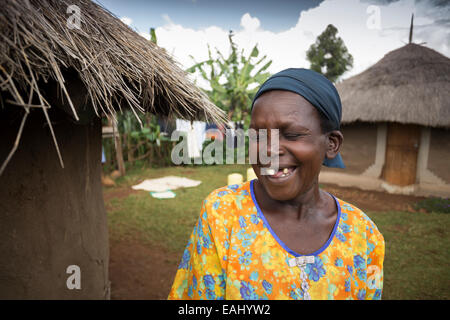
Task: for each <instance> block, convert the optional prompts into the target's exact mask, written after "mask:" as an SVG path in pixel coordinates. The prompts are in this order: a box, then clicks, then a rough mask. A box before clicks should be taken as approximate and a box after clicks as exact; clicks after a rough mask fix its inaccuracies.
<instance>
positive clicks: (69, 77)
mask: <svg viewBox="0 0 450 320" xmlns="http://www.w3.org/2000/svg"><path fill="white" fill-rule="evenodd" d="M1 2H2V5H1V6H2V10H1V11H0V38H1V40H0V88H1V90H0V94H1V95H0V139H1V143H0V186H1V187H0V299H105V298H108V297H109V291H110V289H109V288H110V283H109V277H108V261H109V245H108V228H107V220H106V212H105V207H104V203H103V196H102V186H101V182H100V177H101V117H104V116H106V117H110V118H112V119H115V114H116V112H121V111H122V109H124V108H127V109H131V110H132V111H133V112H135V113H138V112H152V113H155V114H160V115H164V116H176V117H181V118H185V119H186V118H187V119H193V118H206V119H213V120H215V121H217V122H220V121H221V119H222V117H223V114H222V113H221V112H220V110H219V109H218V108H217V107H215V106H214V105H213V104H212V103H211V102H210V101H209V100H208V99H207V97H206V95H205V94H203V93H202V92H201V91H200V90H199V89H198V88H197V87H195V86H194V85H193V84H192V83H191V82H190V81H189V80H188V79H187V77H186V75H185V72H184V71H183V70H181V69H180V68H179V67H178V66H177V65H176V64H175V63H174V61H172V59H171V57H170V56H168V55H167V54H166V52H165V51H164V50H162V49H160V48H158V47H157V46H156V45H154V44H153V43H151V42H149V41H147V40H145V39H144V38H142V37H141V36H139V35H138V34H137V33H135V32H134V31H133V30H131V29H130V28H129V27H127V26H126V25H125V24H123V23H122V22H121V21H120V20H119V19H118V18H116V17H114V16H113V15H112V14H111V13H109V12H108V11H107V10H105V9H104V8H102V7H101V6H99V5H97V4H95V3H93V2H91V1H87V0H80V1H75V0H70V1H60V0H58V1H56V0H55V1H51V0H48V1H46V0H30V1H25V2H22V1H13V0H3V1H1ZM74 5H75V6H76V8H78V9H77V10H78V13H79V14H78V15H77V16H76V17H75V18H78V19H80V21H79V25H78V26H79V27H78V28H77V27H76V24H75V27H73V25H72V27H71V28H69V25H68V19H69V18H74V17H73V16H71V15H73V13H68V12H70V10H68V8H69V6H72V7H71V8H72V9H73V8H74V7H73V6H74ZM75 14H76V10H75ZM71 266H72V267H71ZM73 266H76V267H73ZM77 267H78V268H79V270H78V271H79V272H78V275H79V276H80V277H79V278H78V280H77V279H69V278H70V276H71V275H75V272H76V268H77ZM74 268H75V269H74ZM72 280H73V281H72ZM77 281H78V283H77ZM68 282H71V283H70V285H69V283H68Z"/></svg>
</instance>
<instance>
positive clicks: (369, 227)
mask: <svg viewBox="0 0 450 320" xmlns="http://www.w3.org/2000/svg"><path fill="white" fill-rule="evenodd" d="M336 199H337V200H338V202H339V206H340V209H341V221H342V222H343V223H345V224H346V225H352V226H353V227H354V226H357V227H358V226H361V227H363V228H364V229H365V230H366V231H367V232H369V233H370V234H372V235H374V236H377V237H383V236H382V234H381V232H380V231H379V229H378V227H377V225H376V224H375V222H373V220H372V219H371V218H370V217H369V216H368V215H367V214H366V213H365V212H364V211H363V210H361V209H360V208H358V207H356V206H355V205H353V204H351V203H349V202H346V201H344V200H341V199H338V198H336ZM364 229H363V230H364Z"/></svg>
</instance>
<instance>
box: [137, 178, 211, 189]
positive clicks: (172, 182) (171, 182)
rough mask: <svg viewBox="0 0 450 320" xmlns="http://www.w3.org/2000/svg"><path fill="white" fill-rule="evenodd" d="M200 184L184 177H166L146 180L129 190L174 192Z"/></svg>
mask: <svg viewBox="0 0 450 320" xmlns="http://www.w3.org/2000/svg"><path fill="white" fill-rule="evenodd" d="M200 183H202V182H201V181H198V180H192V179H188V178H184V177H176V176H167V177H162V178H158V179H147V180H144V181H142V182H141V183H139V184H137V185H135V186H132V187H131V188H132V189H134V190H146V191H156V192H162V191H166V190H175V189H178V188H189V187H196V186H198V185H199V184H200Z"/></svg>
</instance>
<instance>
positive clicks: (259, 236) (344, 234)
mask: <svg viewBox="0 0 450 320" xmlns="http://www.w3.org/2000/svg"><path fill="white" fill-rule="evenodd" d="M254 181H255V180H252V181H250V182H246V183H243V184H241V185H231V186H227V187H223V188H220V189H217V190H215V191H213V192H212V193H211V194H210V195H209V196H208V197H207V198H206V199H205V200H204V201H203V206H202V210H201V213H200V217H199V219H198V222H197V225H196V226H195V228H194V231H193V233H192V235H191V237H190V239H189V241H188V244H187V246H186V249H185V251H184V253H183V257H182V259H181V263H180V265H179V267H178V271H177V274H176V276H175V280H174V283H173V286H172V289H171V291H170V294H169V299H231V300H236V299H252V300H253V299H294V300H303V299H381V292H382V287H383V259H384V239H383V236H382V235H381V233H380V232H379V231H378V229H377V227H376V226H375V224H374V223H373V222H372V221H371V220H370V219H369V218H368V217H367V216H366V215H365V214H364V213H363V212H362V211H361V210H359V209H358V208H356V207H354V206H353V205H351V204H348V203H346V202H344V201H342V200H340V199H336V198H334V197H333V198H334V199H335V201H336V204H337V208H338V215H337V219H336V223H335V226H334V228H333V231H332V233H331V235H330V238H329V239H328V241H327V242H326V243H325V244H324V245H323V246H322V247H321V248H320V249H319V250H317V251H316V252H314V253H312V254H310V255H308V256H305V255H300V254H298V253H296V252H294V251H292V250H291V249H289V248H288V247H287V246H286V245H285V244H284V243H283V242H282V241H281V240H280V239H279V238H278V237H277V235H276V234H275V233H274V231H273V230H272V229H271V227H270V225H269V224H268V222H267V220H266V218H265V217H264V214H263V213H262V211H261V210H260V208H259V206H258V203H257V201H256V199H255V195H254V190H253V186H254V184H253V182H254Z"/></svg>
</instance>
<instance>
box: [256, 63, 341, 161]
mask: <svg viewBox="0 0 450 320" xmlns="http://www.w3.org/2000/svg"><path fill="white" fill-rule="evenodd" d="M270 90H286V91H292V92H295V93H297V94H299V95H301V96H302V97H303V98H305V99H306V100H308V101H309V103H311V104H312V105H313V106H314V107H315V108H316V109H317V110H319V111H320V112H321V113H322V114H323V115H324V116H325V117H326V118H327V119H328V120H330V122H331V123H332V124H333V128H332V130H339V129H340V123H341V116H342V105H341V99H340V97H339V94H338V92H337V90H336V88H335V87H334V85H333V83H332V82H331V81H330V80H328V79H327V78H325V77H324V76H323V75H321V74H320V73H317V72H315V71H312V70H309V69H294V68H290V69H286V70H283V71H280V72H278V73H276V74H274V75H273V76H271V77H270V78H269V79H267V81H266V82H264V83H263V85H262V86H261V87H260V88H259V90H258V92H257V93H256V95H255V98H254V99H253V102H252V108H253V104H254V103H255V101H256V99H258V98H259V96H261V95H262V94H263V93H264V92H266V91H270ZM323 165H325V166H327V167H332V168H345V165H344V162H343V161H342V157H341V155H340V154H339V153H338V154H337V155H336V157H335V158H333V159H328V158H325V160H324V161H323Z"/></svg>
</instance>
